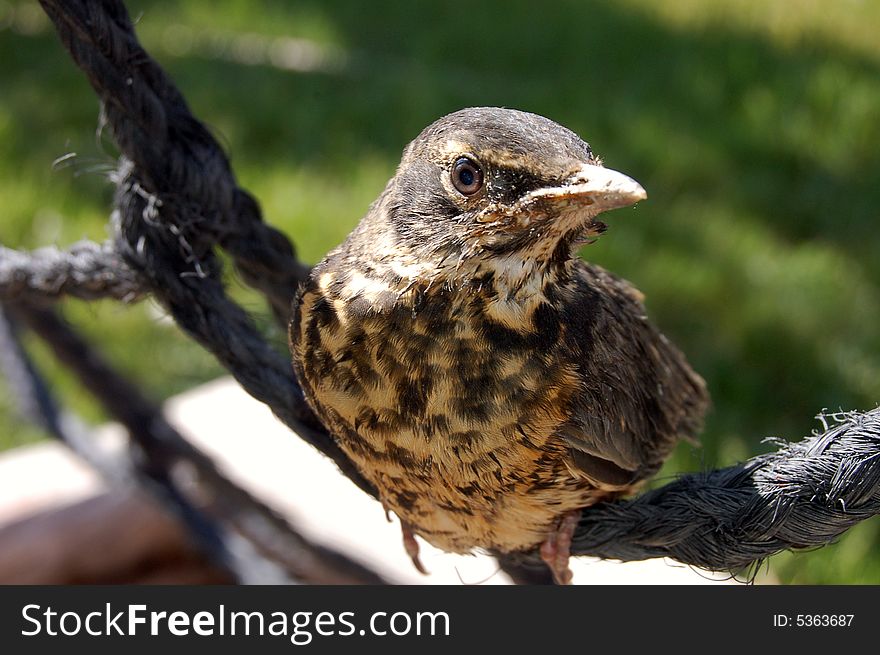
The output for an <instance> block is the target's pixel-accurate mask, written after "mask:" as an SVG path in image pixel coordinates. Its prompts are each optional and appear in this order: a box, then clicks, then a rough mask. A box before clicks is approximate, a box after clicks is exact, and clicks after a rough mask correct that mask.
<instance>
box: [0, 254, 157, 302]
mask: <svg viewBox="0 0 880 655" xmlns="http://www.w3.org/2000/svg"><path fill="white" fill-rule="evenodd" d="M143 292H144V289H143V286H142V285H141V284H140V281H139V279H138V276H137V274H136V273H135V272H134V271H133V270H132V269H130V268H129V267H128V266H127V265H126V264H125V262H123V261H122V258H121V257H120V256H119V254H118V253H117V252H116V251H115V250H114V248H113V244H111V243H104V244H100V245H99V244H96V243H92V242H91V241H80V242H79V243H75V244H74V245H73V246H71V247H70V248H69V249H67V250H59V249H58V248H53V247H46V248H40V249H38V250H34V251H33V252H30V253H22V252H18V251H16V250H12V249H10V248H6V247H4V246H2V245H0V297H2V298H5V299H6V300H16V299H17V298H27V299H30V300H33V299H36V298H39V297H43V298H46V299H50V300H55V299H58V298H60V297H62V296H73V297H75V298H81V299H83V300H97V299H100V298H115V299H116V300H121V301H123V302H132V301H135V300H138V299H139V298H140V297H141V295H142V294H143Z"/></svg>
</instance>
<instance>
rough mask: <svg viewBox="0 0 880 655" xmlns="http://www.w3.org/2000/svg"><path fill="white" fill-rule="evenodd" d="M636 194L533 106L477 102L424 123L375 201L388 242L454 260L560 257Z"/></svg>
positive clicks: (640, 194) (640, 195)
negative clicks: (523, 107)
mask: <svg viewBox="0 0 880 655" xmlns="http://www.w3.org/2000/svg"><path fill="white" fill-rule="evenodd" d="M645 197H646V194H645V190H644V189H643V188H642V187H641V185H639V183H638V182H636V181H635V180H633V179H631V178H630V177H627V176H626V175H624V174H622V173H618V172H617V171H613V170H611V169H608V168H605V167H603V166H602V164H601V162H600V161H599V160H598V159H597V158H596V157H594V156H593V153H592V150H591V149H590V146H589V145H588V144H587V143H586V142H584V141H583V140H582V139H581V138H580V137H578V136H577V135H576V134H575V133H574V132H572V131H571V130H569V129H567V128H565V127H562V126H561V125H559V124H557V123H554V122H553V121H551V120H549V119H547V118H544V117H542V116H538V115H536V114H531V113H526V112H521V111H515V110H512V109H500V108H494V107H480V108H471V109H463V110H461V111H457V112H455V113H452V114H449V115H448V116H444V117H443V118H441V119H439V120H438V121H436V122H434V123H432V124H431V125H429V126H428V127H427V128H425V129H424V130H423V131H422V133H421V134H419V135H418V136H417V137H416V138H415V140H413V141H412V143H410V144H409V145H408V146H407V148H406V150H405V151H404V153H403V158H402V160H401V162H400V166H399V168H398V170H397V173H396V175H395V176H394V178H393V179H392V180H391V182H390V183H389V185H388V188H387V190H386V193H385V194H384V196H383V202H382V203H381V206H382V213H383V214H384V222H385V229H386V230H390V231H392V232H393V239H394V241H395V243H396V244H398V245H400V246H405V247H407V248H408V249H410V250H411V251H415V252H419V253H420V255H421V256H423V257H425V258H427V259H431V260H433V261H434V262H435V263H436V262H439V261H442V262H443V268H446V267H449V266H454V267H456V268H457V269H461V268H462V267H463V266H464V268H471V267H468V266H467V264H468V263H469V262H476V261H478V262H480V263H481V264H482V265H484V266H485V265H486V264H487V263H491V262H492V261H496V262H497V261H506V262H508V263H510V262H511V261H515V262H519V261H522V262H525V263H531V264H534V265H539V266H543V265H546V264H549V263H552V262H564V261H567V260H569V259H570V258H571V257H572V251H573V247H574V246H575V245H577V244H579V243H582V242H583V241H584V240H587V239H591V238H593V237H595V236H597V235H598V234H600V233H601V232H603V231H604V229H605V225H604V224H603V223H601V222H600V221H598V220H597V216H598V215H599V214H601V213H602V212H604V211H607V210H609V209H616V208H618V207H624V206H627V205H631V204H633V203H635V202H638V201H639V200H643V199H644V198H645ZM429 255H430V257H429ZM438 256H439V257H442V258H443V259H442V260H440V259H437V257H438Z"/></svg>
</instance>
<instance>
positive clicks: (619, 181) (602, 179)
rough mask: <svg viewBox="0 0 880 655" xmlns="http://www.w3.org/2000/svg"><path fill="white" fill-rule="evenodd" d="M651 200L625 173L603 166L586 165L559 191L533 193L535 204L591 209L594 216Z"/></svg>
mask: <svg viewBox="0 0 880 655" xmlns="http://www.w3.org/2000/svg"><path fill="white" fill-rule="evenodd" d="M647 197H648V194H647V193H645V190H644V189H643V188H642V185H641V184H639V183H638V182H636V181H635V180H634V179H632V178H631V177H629V176H628V175H624V174H623V173H619V172H617V171H615V170H612V169H610V168H604V167H603V166H596V165H585V166H582V167H581V168H580V169H578V170H577V171H576V172H575V173H574V174H573V175H571V176H569V177H568V178H567V179H566V180H565V182H564V183H563V184H562V185H560V186H558V187H548V188H544V189H539V190H537V191H535V192H533V198H532V199H533V200H534V201H539V199H541V200H544V201H549V202H551V203H552V204H554V205H562V206H564V207H572V208H583V209H589V213H590V214H591V215H593V216H595V215H596V214H599V213H601V212H604V211H608V210H609V209H618V208H620V207H627V206H629V205H632V204H635V203H637V202H639V201H640V200H644V199H645V198H647Z"/></svg>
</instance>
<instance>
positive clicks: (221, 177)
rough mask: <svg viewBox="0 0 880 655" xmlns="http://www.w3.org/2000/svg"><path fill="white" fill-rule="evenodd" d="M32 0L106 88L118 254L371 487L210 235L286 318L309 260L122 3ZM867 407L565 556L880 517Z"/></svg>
mask: <svg viewBox="0 0 880 655" xmlns="http://www.w3.org/2000/svg"><path fill="white" fill-rule="evenodd" d="M41 4H42V5H43V7H44V8H45V10H46V12H47V13H48V14H49V16H50V18H51V19H52V21H53V22H54V23H55V26H56V28H57V30H58V33H59V35H60V37H61V40H62V42H63V43H64V44H65V46H66V47H67V49H68V51H69V52H70V54H71V56H72V58H73V59H74V61H75V62H76V63H77V64H78V65H79V66H80V68H82V69H83V71H84V72H85V73H86V75H87V76H88V78H89V81H90V82H91V84H92V86H93V88H94V89H95V91H96V93H97V94H98V96H99V97H100V99H101V102H102V107H103V116H104V120H105V121H106V123H107V125H108V126H109V128H110V130H111V131H112V133H113V135H114V137H115V139H116V141H117V143H118V144H119V147H120V150H121V152H122V154H123V157H122V158H121V160H120V165H119V169H118V171H117V174H116V177H115V181H116V183H117V197H116V207H117V210H116V212H115V213H114V216H113V226H114V229H115V234H116V237H115V242H114V249H115V250H116V252H117V253H119V254H120V255H121V256H122V258H123V260H124V261H125V263H126V264H127V265H128V266H129V267H130V268H131V269H132V270H135V271H137V274H138V276H139V278H140V281H141V284H142V285H143V287H144V289H146V290H149V292H150V293H152V294H153V295H154V296H155V297H156V298H157V299H158V300H159V301H160V302H161V303H163V304H164V305H165V307H166V308H167V309H168V311H169V312H170V313H171V315H172V316H173V317H174V318H175V320H176V321H177V323H178V324H179V325H180V326H181V327H182V328H183V329H184V330H186V331H187V333H189V334H190V335H191V336H192V337H193V338H194V339H195V340H196V341H198V342H199V343H200V344H202V345H203V346H204V347H205V348H207V349H208V350H209V351H210V352H212V353H213V354H214V355H215V356H216V357H217V358H218V360H219V361H220V362H221V363H222V364H223V365H224V366H226V367H227V368H228V369H229V370H230V371H231V372H232V374H233V375H234V376H235V377H236V379H237V380H238V381H239V382H240V383H241V384H242V386H243V387H244V388H245V389H246V390H247V391H248V393H250V394H251V395H253V396H254V397H256V398H258V399H260V400H262V401H263V402H265V403H266V404H267V405H269V406H270V407H271V408H272V410H273V411H274V412H275V413H276V415H277V416H279V418H281V420H282V421H284V422H285V423H286V424H287V425H288V426H289V427H291V428H292V429H293V430H295V431H296V432H297V433H298V434H299V435H300V436H301V437H303V438H304V439H306V440H307V441H308V442H309V443H311V444H313V445H314V446H316V447H317V448H319V449H320V450H321V451H322V452H324V453H325V454H327V455H328V456H330V457H331V458H333V459H334V461H335V462H336V463H337V464H338V465H339V466H340V468H341V469H342V471H343V473H345V474H346V475H348V476H349V477H350V478H351V479H353V480H354V481H355V482H356V483H358V484H359V485H360V486H361V487H362V488H363V489H365V490H366V491H368V492H370V493H374V490H372V489H371V488H370V486H369V485H368V484H367V483H366V482H365V481H364V480H363V478H362V477H361V476H359V475H358V473H357V472H356V471H355V469H354V468H353V466H352V465H351V463H350V462H349V461H348V460H347V459H346V458H345V456H344V455H343V453H342V452H341V451H340V450H339V448H338V447H337V446H336V444H335V443H334V441H333V439H332V438H331V437H330V436H329V435H328V434H327V432H326V430H325V429H324V428H323V427H322V426H321V425H320V424H319V423H318V422H317V420H316V419H315V417H314V416H313V415H312V413H311V412H310V411H309V410H308V407H307V406H306V403H305V401H304V398H303V395H302V392H301V391H300V389H299V387H298V385H297V384H296V381H295V379H294V376H293V374H292V372H291V370H290V366H289V364H288V363H287V359H286V357H283V356H281V355H279V354H278V353H276V352H275V351H274V350H272V348H270V347H269V345H268V344H267V343H266V341H265V340H264V339H263V338H262V336H261V335H260V334H259V333H258V331H257V330H256V328H255V327H254V325H253V323H252V322H251V320H250V318H249V317H248V316H247V314H246V313H245V312H244V311H243V310H242V309H241V308H240V307H238V306H237V305H235V304H234V303H233V302H232V301H231V300H229V298H228V296H227V295H226V293H225V291H224V289H223V287H222V285H221V283H220V273H221V271H220V266H219V264H218V260H217V258H216V257H215V255H214V252H213V249H214V248H215V247H216V246H221V247H223V248H225V249H226V250H228V251H229V252H230V253H231V254H232V256H233V260H234V262H235V264H236V266H237V268H238V269H239V270H240V271H242V274H243V278H244V279H245V281H246V282H247V283H248V284H250V285H252V286H253V287H255V288H256V289H258V290H259V291H261V292H262V293H263V294H264V295H265V296H266V298H267V300H268V301H269V304H270V306H271V307H272V308H273V310H274V312H275V315H276V317H277V318H278V320H279V321H280V322H281V323H282V324H283V323H284V322H285V318H286V316H287V314H288V312H289V302H290V300H291V298H292V297H293V292H294V289H295V287H296V282H297V281H298V280H300V279H302V277H303V275H304V273H305V270H306V269H305V267H303V266H302V265H301V264H299V263H298V262H297V260H296V258H295V255H294V251H293V248H292V246H290V244H289V242H288V241H287V239H286V238H285V237H284V236H283V235H281V234H280V233H279V232H277V231H275V230H273V229H272V228H270V227H268V226H266V225H265V224H264V223H263V222H262V220H261V218H260V215H259V209H258V208H257V205H256V203H255V202H254V200H253V198H251V196H249V195H248V194H247V193H246V192H244V191H243V190H241V189H240V188H239V187H238V186H237V184H236V182H235V179H234V176H233V175H232V172H231V170H230V168H229V164H228V161H227V159H226V156H225V155H224V154H223V152H222V150H221V149H220V147H219V146H218V145H217V143H216V142H215V140H214V139H213V138H212V137H211V135H210V133H209V132H208V130H207V129H206V128H205V127H204V126H203V125H202V124H201V123H199V121H198V120H196V119H195V118H194V117H193V116H192V114H191V113H190V112H189V109H188V108H187V106H186V104H185V102H184V100H183V98H182V96H181V95H180V93H179V92H178V91H177V89H176V88H175V87H174V86H173V84H172V83H171V81H170V80H169V79H168V78H167V76H166V75H165V73H164V72H163V71H162V70H161V68H160V67H159V66H158V64H156V62H155V61H153V60H152V59H151V58H150V57H149V55H147V54H146V53H145V52H144V51H143V49H142V48H141V46H140V45H139V43H138V42H137V39H136V37H135V35H134V32H133V29H132V26H131V22H130V20H129V18H128V15H127V12H126V10H125V7H124V6H123V4H122V3H121V2H119V1H116V0H103V1H101V2H89V1H86V0H69V1H66V2H61V1H59V0H41ZM860 417H861V418H860ZM876 418H877V415H876V410H875V411H873V412H869V413H868V414H865V415H858V414H852V415H848V416H847V417H846V418H845V420H844V421H843V423H841V425H840V426H836V427H833V428H830V429H829V430H828V431H827V432H826V433H825V434H823V435H821V436H814V437H810V438H808V439H807V440H805V441H804V442H801V443H800V444H792V445H785V446H783V447H781V448H780V449H779V450H778V452H776V453H773V454H770V455H761V456H758V457H756V458H754V459H752V460H749V461H748V462H746V463H745V464H743V465H741V466H737V467H732V468H729V469H723V470H720V471H713V472H709V473H702V474H694V475H689V476H684V477H682V478H680V479H679V480H677V481H675V482H672V483H670V484H668V485H666V486H665V487H662V488H661V489H658V490H655V491H651V492H648V493H646V494H644V495H643V496H641V497H639V498H637V499H635V500H632V501H623V502H617V503H610V504H603V505H598V506H595V507H592V508H588V509H586V510H585V511H584V513H583V516H582V519H581V522H580V525H579V526H578V530H577V533H576V535H575V541H574V552H575V553H576V554H582V555H596V556H600V557H608V558H618V559H625V560H634V559H645V558H649V557H658V556H662V555H667V556H670V557H674V558H675V559H678V560H679V561H681V562H684V563H688V564H693V565H695V566H700V567H704V568H707V569H714V570H730V569H739V568H742V567H744V566H748V565H749V564H750V563H753V562H756V561H759V560H760V559H761V558H764V557H767V556H769V555H771V554H773V553H775V552H778V551H779V550H783V549H786V548H801V547H808V546H812V545H820V544H824V543H828V542H829V541H831V540H833V539H834V538H836V537H837V536H838V535H839V534H841V533H842V532H843V531H845V530H846V529H847V528H848V527H850V526H852V525H853V524H854V523H855V522H858V521H860V520H864V519H865V518H867V517H869V516H873V515H875V514H876V513H877V509H878V508H877V475H878V474H877V470H876V466H877V453H878V444H877V439H876V423H875V421H876ZM534 559H535V553H529V554H524V555H522V556H519V557H505V558H504V561H505V563H507V564H509V565H510V567H511V568H512V569H517V568H518V570H519V571H520V572H521V573H522V575H521V576H520V577H521V579H528V578H529V576H528V575H527V569H528V566H529V565H530V563H531V562H533V561H534Z"/></svg>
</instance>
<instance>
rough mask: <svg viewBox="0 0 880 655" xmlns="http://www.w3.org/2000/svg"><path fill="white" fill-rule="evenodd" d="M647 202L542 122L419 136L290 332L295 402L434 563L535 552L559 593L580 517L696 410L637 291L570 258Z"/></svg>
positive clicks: (524, 118) (473, 115) (306, 298)
mask: <svg viewBox="0 0 880 655" xmlns="http://www.w3.org/2000/svg"><path fill="white" fill-rule="evenodd" d="M645 197H646V194H645V191H644V189H642V187H641V186H640V185H639V184H638V183H637V182H635V181H634V180H632V179H631V178H629V177H627V176H626V175H623V174H621V173H618V172H616V171H613V170H611V169H608V168H604V167H603V166H602V163H601V162H600V161H599V160H598V159H597V158H596V157H595V156H594V155H593V152H592V150H591V149H590V146H589V145H588V144H587V143H585V142H584V141H583V140H581V139H580V138H579V137H578V136H577V135H576V134H574V133H573V132H572V131H570V130H568V129H566V128H564V127H562V126H561V125H558V124H556V123H554V122H553V121H551V120H549V119H547V118H543V117H541V116H538V115H535V114H530V113H525V112H520V111H514V110H510V109H498V108H473V109H464V110H461V111H458V112H455V113H453V114H449V115H448V116H445V117H443V118H441V119H439V120H438V121H436V122H435V123H433V124H432V125H430V126H428V127H427V128H425V130H424V131H422V133H421V134H419V135H418V137H416V139H415V140H414V141H413V142H412V143H410V144H409V145H408V146H407V147H406V149H405V150H404V153H403V158H402V160H401V162H400V166H399V167H398V169H397V173H396V174H395V175H394V177H393V178H391V181H390V182H389V183H388V185H387V186H386V187H385V190H384V191H383V192H382V194H381V195H380V196H379V198H378V199H377V200H376V201H375V202H374V203H373V205H372V206H371V207H370V209H369V211H368V213H367V215H366V216H365V217H364V218H363V219H362V220H361V222H360V224H359V225H358V226H357V228H356V229H355V230H354V231H353V232H352V233H351V235H349V237H348V238H347V239H346V241H345V242H344V243H343V244H342V245H341V246H339V247H338V248H336V249H335V250H333V251H332V252H331V253H330V254H329V255H327V257H326V258H325V259H324V260H323V261H322V262H321V263H320V264H318V265H317V266H316V267H315V268H314V269H313V271H312V273H311V276H310V278H309V280H308V281H307V282H306V283H305V285H304V286H303V288H302V289H301V290H300V293H299V295H298V297H297V300H296V303H295V310H294V315H293V318H292V322H291V325H290V343H291V350H292V353H293V364H294V368H295V370H296V373H297V376H298V377H299V380H300V382H301V384H302V388H303V390H304V392H305V395H306V398H307V399H308V402H309V403H310V405H311V406H312V408H313V409H314V411H315V412H316V413H317V415H318V416H319V417H320V418H321V419H322V420H323V422H324V423H325V425H326V426H327V427H328V429H329V430H330V431H331V432H332V433H333V435H334V436H335V438H336V439H337V440H338V442H339V445H340V446H341V447H342V449H343V450H344V451H345V452H346V453H347V454H348V455H349V456H350V457H351V459H352V460H353V461H354V463H355V464H356V466H357V467H358V468H359V469H360V471H361V473H362V474H363V475H364V476H365V477H366V478H367V479H368V480H370V481H371V482H372V483H373V484H374V485H375V486H376V488H377V489H378V491H379V494H380V497H381V500H382V503H383V504H384V506H385V508H386V510H392V511H393V512H394V513H395V514H397V516H398V517H399V518H400V520H401V524H402V525H403V527H404V543H405V544H406V546H407V551H408V552H409V553H410V555H411V556H412V558H413V562H414V563H415V564H416V566H417V567H419V568H420V570H421V565H420V564H419V562H418V546H417V545H416V542H415V539H414V538H413V534H417V535H419V536H421V537H422V538H424V539H425V540H427V541H428V542H430V543H431V544H433V545H435V546H437V547H438V548H441V549H443V550H446V551H451V552H458V553H466V552H470V551H472V550H474V549H484V550H487V551H490V552H496V553H510V552H514V551H521V550H525V549H532V548H535V547H538V546H540V552H541V555H542V557H543V558H544V560H545V561H546V562H547V564H548V566H549V567H550V568H551V570H552V571H553V573H554V576H555V578H556V580H557V581H558V582H563V583H564V582H568V581H569V580H570V576H571V574H570V572H569V569H568V556H569V545H570V543H571V536H572V532H573V530H574V527H575V525H576V522H577V520H576V517H577V515H578V514H579V512H580V510H581V509H582V508H584V507H586V506H589V505H591V504H593V503H595V502H597V501H599V500H606V499H609V498H613V497H616V496H618V495H621V494H626V493H629V492H631V491H633V490H634V489H635V488H636V487H637V486H638V485H639V483H640V482H641V481H643V480H645V479H646V478H647V477H648V476H650V475H652V474H653V473H654V472H656V471H657V469H658V468H659V467H660V465H661V463H662V462H663V460H664V459H665V458H666V456H667V455H668V454H669V452H670V450H671V449H672V447H673V446H674V445H675V443H676V441H677V440H678V439H679V438H681V437H692V436H693V435H694V434H695V433H696V432H697V430H698V429H699V427H700V424H701V421H702V417H703V414H704V412H705V410H706V407H707V404H708V397H707V393H706V388H705V384H704V382H703V380H702V379H701V378H700V377H699V376H698V375H697V374H696V373H694V371H693V370H691V368H690V367H689V365H688V363H687V362H686V361H685V359H684V357H683V355H682V354H681V352H680V351H679V350H678V349H677V348H676V347H675V346H673V345H672V344H671V343H670V342H669V341H668V340H667V339H666V337H664V336H663V335H662V334H661V333H660V332H659V331H658V330H657V328H655V327H654V326H653V325H652V324H651V323H650V322H649V321H648V319H647V318H646V316H645V309H644V307H643V306H642V295H641V294H640V293H639V292H638V291H637V290H636V289H635V288H633V287H632V286H631V285H630V284H629V283H628V282H626V281H625V280H623V279H621V278H619V277H616V276H614V275H613V274H611V273H609V272H607V271H605V270H603V269H602V268H600V267H598V266H595V265H592V264H588V263H585V262H583V261H582V260H580V259H579V258H578V257H577V256H576V251H577V249H578V247H579V246H581V245H583V244H584V243H588V242H590V241H591V240H593V239H594V238H596V237H597V236H598V235H599V234H601V233H602V232H604V231H605V224H604V223H601V222H600V221H598V220H597V217H598V216H599V214H600V213H602V212H604V211H607V210H609V209H615V208H618V207H624V206H627V205H631V204H633V203H635V202H638V201H639V200H643V199H644V198H645Z"/></svg>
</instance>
